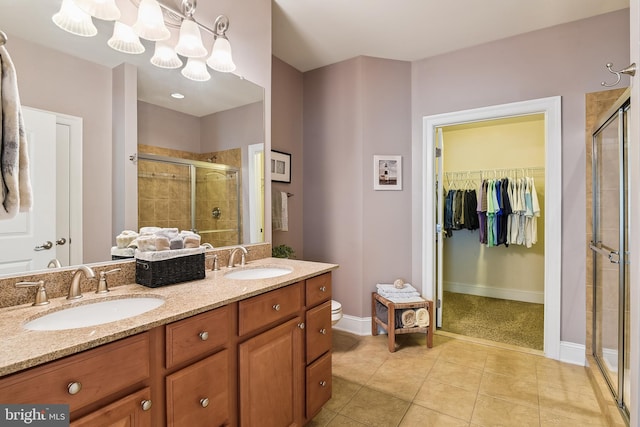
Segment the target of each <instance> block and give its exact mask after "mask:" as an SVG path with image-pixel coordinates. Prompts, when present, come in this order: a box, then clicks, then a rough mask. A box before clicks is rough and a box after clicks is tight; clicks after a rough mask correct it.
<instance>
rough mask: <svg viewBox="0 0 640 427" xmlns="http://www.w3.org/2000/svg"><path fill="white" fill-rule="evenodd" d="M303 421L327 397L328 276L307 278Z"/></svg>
mask: <svg viewBox="0 0 640 427" xmlns="http://www.w3.org/2000/svg"><path fill="white" fill-rule="evenodd" d="M305 290H306V292H305V300H306V313H305V317H306V325H307V327H306V329H305V334H306V339H305V344H306V345H305V349H306V358H305V363H306V370H305V390H306V404H305V420H306V421H309V420H311V418H313V417H314V416H315V415H316V414H317V413H318V412H319V411H320V409H321V408H322V405H324V404H325V403H327V401H328V400H329V399H330V398H331V390H332V381H331V346H332V329H331V273H325V274H322V275H320V276H316V277H312V278H310V279H307V281H306V284H305Z"/></svg>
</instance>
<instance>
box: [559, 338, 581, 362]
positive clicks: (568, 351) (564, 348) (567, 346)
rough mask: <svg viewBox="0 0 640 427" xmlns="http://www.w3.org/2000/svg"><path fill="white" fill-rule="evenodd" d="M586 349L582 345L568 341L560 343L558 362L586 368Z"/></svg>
mask: <svg viewBox="0 0 640 427" xmlns="http://www.w3.org/2000/svg"><path fill="white" fill-rule="evenodd" d="M585 351H586V348H585V346H584V344H576V343H573V342H568V341H560V361H561V362H565V363H571V364H572V365H580V366H586V364H587V358H586V356H585V354H586V353H585Z"/></svg>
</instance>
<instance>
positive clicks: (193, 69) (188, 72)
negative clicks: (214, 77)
mask: <svg viewBox="0 0 640 427" xmlns="http://www.w3.org/2000/svg"><path fill="white" fill-rule="evenodd" d="M181 73H182V75H183V76H185V77H186V78H188V79H189V80H195V81H197V82H206V81H207V80H209V79H210V78H211V74H209V71H207V64H205V62H204V61H203V60H202V59H198V58H189V59H187V65H186V66H185V67H184V68H183V69H182V71H181Z"/></svg>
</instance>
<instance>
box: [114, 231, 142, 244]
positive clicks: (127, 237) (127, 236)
mask: <svg viewBox="0 0 640 427" xmlns="http://www.w3.org/2000/svg"><path fill="white" fill-rule="evenodd" d="M136 237H138V233H136V232H135V231H131V230H124V231H123V232H122V233H120V234H118V236H116V245H117V246H118V248H120V249H124V248H126V247H127V246H129V244H130V243H131V242H133V241H134V240H135V238H136Z"/></svg>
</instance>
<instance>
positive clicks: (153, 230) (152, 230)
mask: <svg viewBox="0 0 640 427" xmlns="http://www.w3.org/2000/svg"><path fill="white" fill-rule="evenodd" d="M160 230H162V229H161V228H160V227H142V228H141V229H140V234H144V235H147V234H156V233H157V232H158V231H160Z"/></svg>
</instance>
